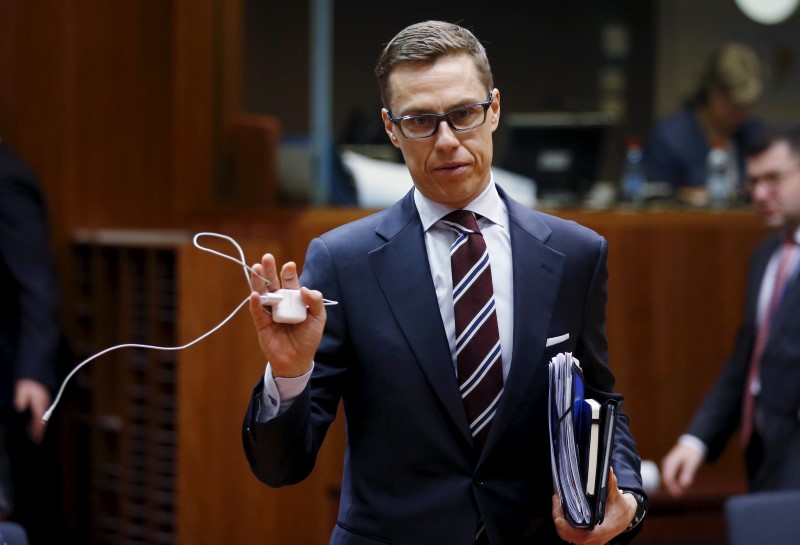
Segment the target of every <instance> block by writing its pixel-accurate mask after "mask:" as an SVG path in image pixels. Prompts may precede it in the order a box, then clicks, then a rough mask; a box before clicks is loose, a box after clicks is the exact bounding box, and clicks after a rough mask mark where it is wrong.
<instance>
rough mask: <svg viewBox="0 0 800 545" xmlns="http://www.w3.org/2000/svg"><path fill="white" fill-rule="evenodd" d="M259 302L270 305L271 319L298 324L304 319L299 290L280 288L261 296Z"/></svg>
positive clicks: (304, 308) (304, 309)
mask: <svg viewBox="0 0 800 545" xmlns="http://www.w3.org/2000/svg"><path fill="white" fill-rule="evenodd" d="M261 304H262V305H263V306H265V307H272V319H273V320H275V321H276V322H278V323H281V324H299V323H300V322H302V321H303V320H305V319H306V305H305V304H304V303H303V301H302V300H301V299H300V290H289V289H280V290H278V291H273V292H270V293H266V294H264V295H262V296H261Z"/></svg>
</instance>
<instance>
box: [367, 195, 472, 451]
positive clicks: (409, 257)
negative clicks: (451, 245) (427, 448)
mask: <svg viewBox="0 0 800 545" xmlns="http://www.w3.org/2000/svg"><path fill="white" fill-rule="evenodd" d="M376 233H377V234H378V235H379V236H380V237H382V238H384V239H385V240H386V244H384V245H383V246H381V247H379V248H377V249H375V250H373V251H372V252H370V254H369V260H370V263H371V264H372V268H373V270H374V272H375V276H376V278H377V279H378V283H379V284H380V286H381V289H382V290H383V293H384V295H385V296H386V299H387V301H388V303H389V306H390V307H391V309H392V313H393V314H394V317H395V319H396V320H397V323H398V325H399V327H400V330H401V331H402V333H403V335H404V336H405V338H406V340H407V341H408V344H409V346H410V347H411V350H412V351H413V352H414V355H415V356H416V358H417V361H418V362H419V365H420V367H421V368H422V371H423V372H424V373H425V376H426V377H427V379H428V382H429V383H430V385H431V388H432V389H433V391H434V392H435V394H436V395H437V396H438V398H439V400H440V401H441V403H442V405H443V406H444V409H445V411H446V412H447V413H448V414H449V415H450V416H451V417H452V418H453V420H454V422H455V424H456V426H457V427H458V429H460V430H461V431H462V434H463V436H464V439H465V440H466V441H468V442H469V443H470V444H471V442H472V436H471V435H470V432H469V424H468V422H467V416H466V412H465V410H464V404H463V402H462V400H461V395H460V394H459V390H458V383H457V381H456V376H455V371H454V368H453V362H452V358H451V355H450V346H449V345H448V343H447V335H446V334H445V331H444V326H443V325H442V318H441V313H440V311H439V302H438V300H437V298H436V292H435V289H434V287H433V279H432V278H431V270H430V265H429V263H428V255H427V253H426V250H425V241H424V233H423V231H422V224H421V222H420V220H419V215H418V214H417V209H416V206H415V205H414V200H413V196H412V193H409V194H408V195H406V197H405V198H404V199H403V200H401V201H400V202H399V203H398V204H396V205H395V206H394V207H392V208H391V209H390V210H388V213H387V217H386V219H385V220H384V221H383V222H382V223H381V224H380V225H379V226H378V228H377V229H376Z"/></svg>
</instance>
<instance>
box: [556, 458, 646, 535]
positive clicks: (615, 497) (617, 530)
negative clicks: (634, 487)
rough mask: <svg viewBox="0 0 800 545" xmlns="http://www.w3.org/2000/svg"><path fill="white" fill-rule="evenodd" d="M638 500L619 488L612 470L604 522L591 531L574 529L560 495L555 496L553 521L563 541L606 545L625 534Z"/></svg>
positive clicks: (609, 478)
mask: <svg viewBox="0 0 800 545" xmlns="http://www.w3.org/2000/svg"><path fill="white" fill-rule="evenodd" d="M636 508H637V505H636V498H634V497H633V496H632V495H631V494H623V493H622V492H621V491H620V490H619V488H617V476H616V475H614V469H613V468H612V469H611V471H610V473H609V477H608V496H607V499H606V512H605V518H603V522H602V523H601V524H598V525H597V526H595V527H594V528H592V529H591V530H585V529H583V528H573V527H572V526H570V524H569V522H567V519H566V518H565V517H564V511H563V509H562V508H561V501H560V500H559V497H558V495H553V520H554V521H555V524H556V531H557V532H558V535H559V537H560V538H561V539H563V540H564V541H567V542H569V543H574V544H575V545H605V544H606V543H608V542H609V541H611V540H612V539H613V538H615V537H616V536H618V535H619V534H621V533H622V532H624V531H625V530H626V529H627V528H628V525H629V524H630V523H631V521H632V520H633V517H634V516H635V515H636Z"/></svg>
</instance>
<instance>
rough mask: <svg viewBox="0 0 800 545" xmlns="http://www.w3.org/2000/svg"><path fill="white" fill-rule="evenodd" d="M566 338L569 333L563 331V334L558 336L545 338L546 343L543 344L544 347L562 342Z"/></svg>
mask: <svg viewBox="0 0 800 545" xmlns="http://www.w3.org/2000/svg"><path fill="white" fill-rule="evenodd" d="M567 339H569V333H564V334H563V335H559V336H558V337H550V338H549V339H547V344H545V347H548V346H553V345H554V344H558V343H563V342H564V341H566V340H567Z"/></svg>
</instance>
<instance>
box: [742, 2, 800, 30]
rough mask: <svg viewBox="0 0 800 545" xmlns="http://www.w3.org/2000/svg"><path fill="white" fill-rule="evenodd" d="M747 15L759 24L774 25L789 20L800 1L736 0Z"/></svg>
mask: <svg viewBox="0 0 800 545" xmlns="http://www.w3.org/2000/svg"><path fill="white" fill-rule="evenodd" d="M734 1H735V2H736V5H737V6H739V9H740V10H742V11H743V12H744V14H745V15H747V16H748V17H750V18H751V19H752V20H753V21H756V22H757V23H762V24H765V25H774V24H777V23H781V22H783V21H785V20H786V19H788V18H789V16H790V15H791V14H792V13H794V10H795V9H797V4H798V3H800V0H734Z"/></svg>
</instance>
